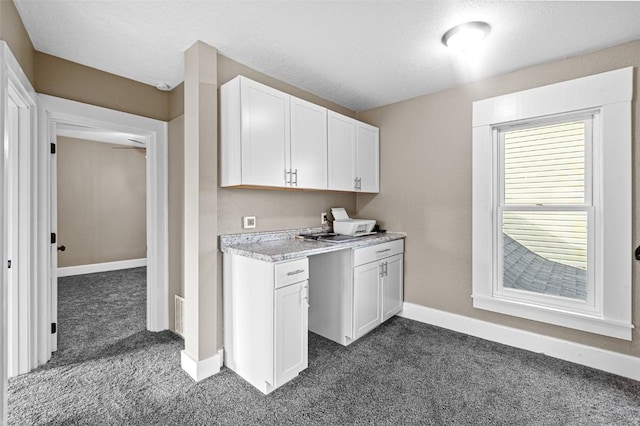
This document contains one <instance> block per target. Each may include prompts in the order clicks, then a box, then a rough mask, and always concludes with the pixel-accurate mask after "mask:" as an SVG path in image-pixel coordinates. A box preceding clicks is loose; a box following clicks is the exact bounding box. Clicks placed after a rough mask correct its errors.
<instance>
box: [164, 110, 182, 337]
mask: <svg viewBox="0 0 640 426" xmlns="http://www.w3.org/2000/svg"><path fill="white" fill-rule="evenodd" d="M168 139H169V148H168V156H169V159H168V175H169V176H168V181H169V188H168V200H169V201H168V203H169V328H170V329H171V330H175V305H174V300H175V296H176V295H178V296H184V285H183V281H182V272H183V269H182V268H183V243H182V239H183V238H184V226H183V225H184V224H183V220H184V215H183V208H184V194H183V190H182V189H183V186H184V116H180V117H178V118H176V119H174V120H171V121H170V122H169V137H168Z"/></svg>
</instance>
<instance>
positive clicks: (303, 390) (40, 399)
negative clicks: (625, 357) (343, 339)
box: [9, 280, 640, 425]
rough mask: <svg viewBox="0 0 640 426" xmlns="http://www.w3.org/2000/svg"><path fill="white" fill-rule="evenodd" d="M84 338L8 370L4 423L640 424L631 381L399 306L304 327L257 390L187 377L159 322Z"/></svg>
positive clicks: (230, 380) (639, 397) (227, 374)
mask: <svg viewBox="0 0 640 426" xmlns="http://www.w3.org/2000/svg"><path fill="white" fill-rule="evenodd" d="M116 281H117V280H116ZM63 285H64V284H61V286H63ZM83 288H84V289H85V290H86V289H88V288H86V287H83ZM61 294H62V292H61ZM75 296H76V297H78V298H81V299H85V300H90V298H91V297H92V296H89V295H84V296H80V295H79V294H75ZM113 299H115V300H121V299H122V298H121V297H113ZM135 303H139V302H135ZM105 308H109V309H105V310H106V312H104V315H105V317H113V316H115V317H118V316H123V315H122V314H121V313H122V312H123V311H127V309H117V310H115V309H111V308H112V306H111V305H110V304H109V305H106V304H105ZM115 312H118V314H114V313H115ZM76 314H77V315H80V313H79V312H75V313H74V315H76ZM111 320H112V321H116V320H118V321H120V320H122V318H112V319H111ZM111 320H108V319H101V320H100V321H104V322H105V323H107V324H108V323H110V321H111ZM82 322H84V320H82ZM63 325H64V324H63V322H62V316H61V324H60V326H61V327H63ZM67 326H68V327H70V328H71V327H72V324H68V325H67ZM143 327H144V325H143V324H138V326H137V328H138V330H140V329H141V328H143ZM131 329H132V330H133V329H134V327H133V326H132V328H131ZM60 337H61V339H62V338H63V335H62V333H61V336H60ZM61 346H62V345H61ZM86 346H87V347H86V349H87V351H88V352H87V353H88V354H89V357H88V359H87V360H86V361H84V362H79V358H80V356H81V354H80V353H79V352H78V353H76V357H75V359H76V361H75V362H71V363H69V362H63V363H58V364H55V363H56V362H57V361H56V359H55V357H54V359H53V360H52V365H51V366H49V367H47V368H41V369H39V370H37V371H35V372H33V373H30V374H26V375H23V376H20V377H17V378H14V379H11V381H10V384H9V393H10V397H9V422H10V424H13V425H27V424H28V425H31V424H65V425H72V424H82V425H103V424H104V425H106V424H109V425H183V424H184V425H212V424H224V425H239V424H251V425H258V424H259V425H263V424H266V425H275V424H277V425H281V424H292V425H294V424H295V425H298V424H318V425H326V424H336V425H337V424H394V425H403V424H434V425H443V424H446V425H449V424H469V425H566V424H572V425H585V424H587V425H591V424H593V425H596V424H599V425H605V424H606V425H627V424H640V383H639V382H635V381H632V380H628V379H624V378H621V377H617V376H613V375H610V374H606V373H603V372H599V371H596V370H593V369H590V368H586V367H582V366H579V365H575V364H571V363H568V362H564V361H559V360H556V359H552V358H549V357H546V356H543V355H538V354H534V353H531V352H526V351H522V350H519V349H514V348H510V347H507V346H503V345H499V344H495V343H491V342H487V341H483V340H480V339H477V338H473V337H470V336H466V335H463V334H459V333H454V332H450V331H447V330H443V329H440V328H437V327H432V326H428V325H425V324H421V323H418V322H414V321H410V320H407V319H402V318H394V319H391V320H390V321H388V322H387V323H385V324H384V325H382V326H381V327H379V328H378V329H376V330H374V331H373V332H372V333H370V334H369V335H367V336H365V337H363V338H362V339H360V340H359V341H357V342H356V343H354V344H352V345H351V346H349V347H346V348H345V347H342V346H340V345H338V344H335V343H333V342H331V341H328V340H326V339H324V338H322V337H319V336H317V335H314V334H310V337H309V368H308V369H307V370H305V371H304V372H303V373H302V374H301V375H300V376H299V377H297V378H296V379H294V380H293V381H292V382H290V383H289V384H287V385H285V386H284V387H283V388H280V389H278V390H276V391H275V392H274V393H272V394H270V395H267V396H264V395H262V394H261V393H260V392H259V391H257V390H255V389H254V388H253V387H252V386H251V385H249V384H248V383H246V382H244V381H243V380H242V379H240V378H239V377H238V376H237V375H236V374H234V373H233V372H231V371H230V370H228V369H226V368H223V370H222V371H221V372H220V373H219V374H217V375H216V376H214V377H211V378H209V379H207V380H205V381H203V382H201V383H194V382H193V381H192V380H191V379H190V378H189V377H188V376H187V375H186V373H184V372H183V371H182V370H181V369H180V367H179V366H180V356H179V351H180V350H181V349H182V347H183V344H182V340H181V339H179V338H178V337H176V336H175V335H173V334H172V333H170V332H162V333H150V332H147V331H145V330H141V331H137V332H134V333H133V334H131V333H129V332H125V333H123V337H122V338H121V339H116V340H112V341H111V343H109V344H106V345H103V346H102V347H101V349H97V348H93V349H90V348H89V346H90V345H86ZM56 356H58V354H56ZM68 359H71V357H68Z"/></svg>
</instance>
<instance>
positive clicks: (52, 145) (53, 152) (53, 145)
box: [51, 142, 56, 154]
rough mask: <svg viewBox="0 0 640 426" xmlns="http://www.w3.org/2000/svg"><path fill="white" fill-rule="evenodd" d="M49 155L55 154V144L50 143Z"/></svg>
mask: <svg viewBox="0 0 640 426" xmlns="http://www.w3.org/2000/svg"><path fill="white" fill-rule="evenodd" d="M51 153H52V154H55V153H56V144H55V143H53V142H52V143H51Z"/></svg>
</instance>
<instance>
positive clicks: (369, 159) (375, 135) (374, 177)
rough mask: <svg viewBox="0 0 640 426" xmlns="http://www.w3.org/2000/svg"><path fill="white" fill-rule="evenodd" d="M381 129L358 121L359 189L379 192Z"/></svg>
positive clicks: (357, 156)
mask: <svg viewBox="0 0 640 426" xmlns="http://www.w3.org/2000/svg"><path fill="white" fill-rule="evenodd" d="M379 141H380V131H379V130H378V128H377V127H373V126H370V125H368V124H365V123H362V122H359V121H358V122H356V177H357V178H358V191H361V192H379V191H380V189H379V181H380V179H379V170H380V166H379V162H380V160H379V159H380V152H379V150H380V147H379V145H380V142H379Z"/></svg>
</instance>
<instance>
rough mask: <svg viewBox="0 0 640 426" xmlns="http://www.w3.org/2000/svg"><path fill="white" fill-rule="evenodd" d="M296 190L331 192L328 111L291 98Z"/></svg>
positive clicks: (293, 163)
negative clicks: (328, 184)
mask: <svg viewBox="0 0 640 426" xmlns="http://www.w3.org/2000/svg"><path fill="white" fill-rule="evenodd" d="M290 99H291V103H290V105H291V160H290V161H287V164H289V166H288V167H289V169H292V171H293V178H292V181H293V182H294V184H293V185H292V186H293V187H296V188H305V189H327V109H326V108H323V107H321V106H318V105H315V104H312V103H311V102H307V101H304V100H302V99H298V98H295V97H293V96H292V97H291V98H290Z"/></svg>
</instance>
